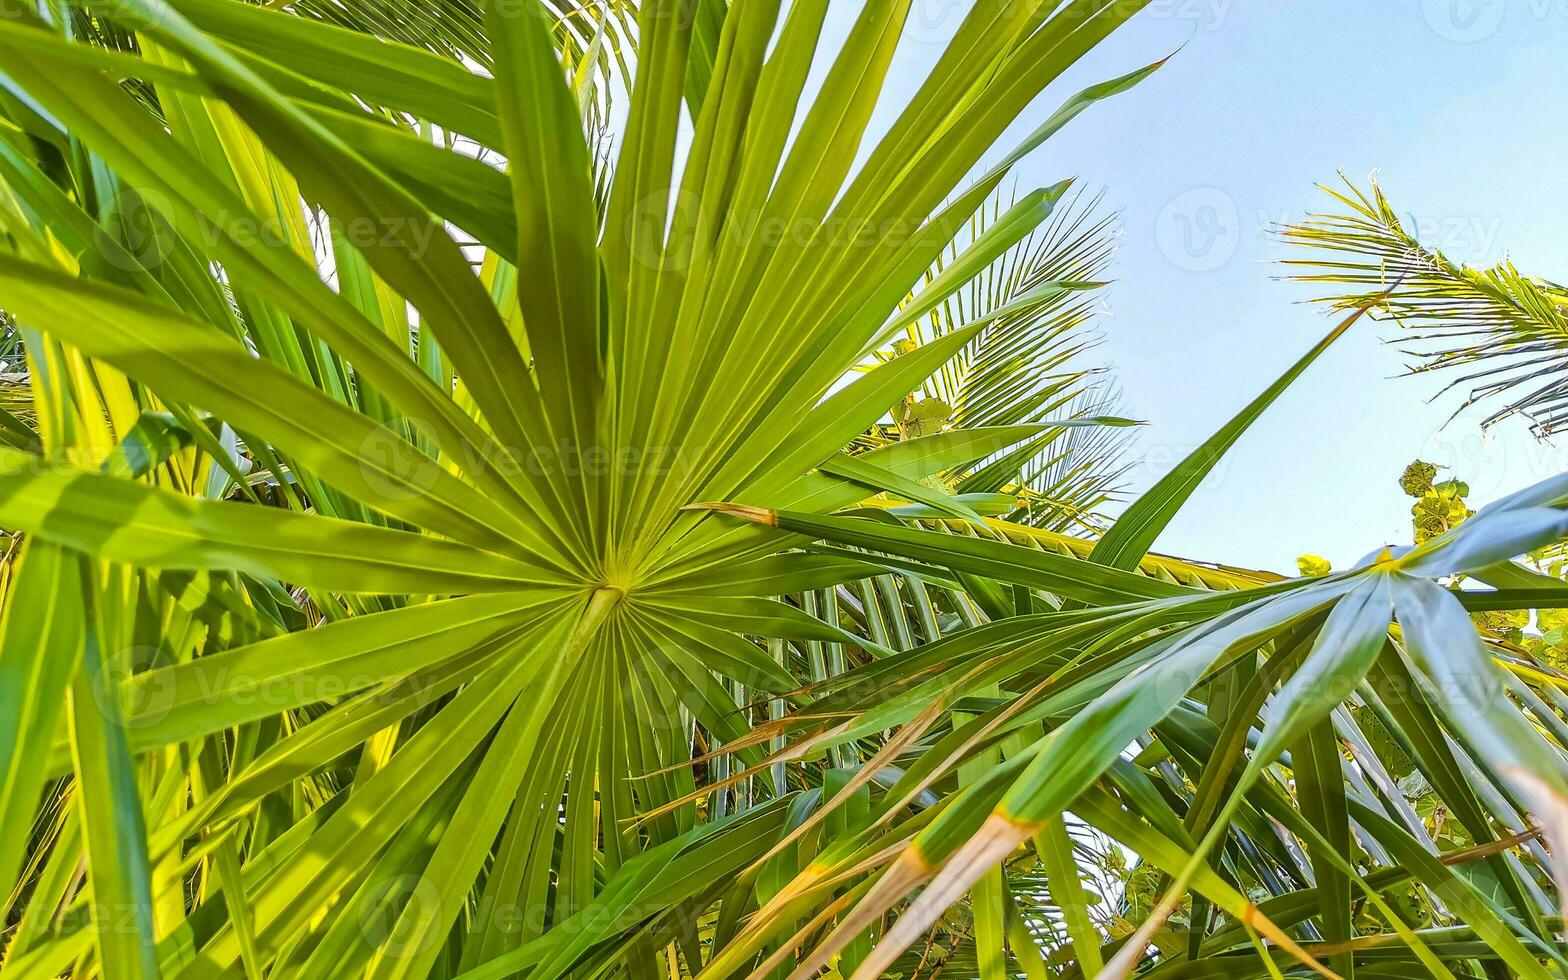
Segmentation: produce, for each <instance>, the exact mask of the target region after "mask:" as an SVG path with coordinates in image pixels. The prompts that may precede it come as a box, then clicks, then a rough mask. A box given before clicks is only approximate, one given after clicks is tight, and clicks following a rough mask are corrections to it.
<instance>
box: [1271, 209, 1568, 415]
mask: <svg viewBox="0 0 1568 980" xmlns="http://www.w3.org/2000/svg"><path fill="white" fill-rule="evenodd" d="M1347 188H1348V191H1347V193H1340V192H1339V191H1337V190H1333V189H1330V188H1324V189H1325V190H1326V191H1328V193H1329V194H1331V195H1332V196H1333V197H1334V199H1335V200H1336V201H1337V202H1339V203H1340V204H1342V205H1343V206H1344V210H1343V211H1336V212H1331V213H1324V214H1312V215H1310V216H1309V217H1308V219H1307V220H1306V221H1303V222H1301V223H1299V224H1295V225H1290V226H1288V227H1286V228H1284V229H1282V231H1281V234H1282V236H1283V238H1284V239H1285V241H1287V242H1290V243H1292V244H1295V245H1303V246H1307V247H1310V248H1314V249H1319V250H1322V251H1323V252H1326V253H1329V254H1326V255H1314V256H1313V257H1311V258H1305V259H1291V260H1287V261H1286V263H1285V264H1286V265H1289V266H1292V267H1294V268H1297V269H1302V270H1307V271H1303V272H1300V273H1297V274H1295V275H1293V276H1292V278H1294V279H1295V280H1297V281H1299V282H1311V283H1327V284H1333V285H1336V286H1348V287H1350V289H1349V290H1348V291H1346V292H1343V293H1336V294H1334V295H1330V296H1326V297H1323V298H1322V300H1321V301H1322V302H1326V303H1329V304H1331V305H1332V306H1334V307H1335V308H1336V309H1351V308H1354V307H1356V306H1359V305H1360V304H1362V303H1363V302H1365V301H1366V299H1367V298H1368V297H1369V296H1371V295H1373V294H1376V293H1380V292H1382V291H1384V290H1387V289H1389V288H1390V286H1392V287H1393V288H1392V291H1391V292H1389V294H1388V296H1387V298H1386V299H1384V300H1382V301H1381V302H1380V303H1379V305H1378V308H1377V310H1375V311H1374V315H1377V314H1382V315H1383V316H1385V317H1391V318H1392V319H1394V320H1396V321H1398V322H1399V324H1400V325H1401V326H1402V327H1404V328H1405V329H1406V331H1407V335H1406V337H1405V338H1404V339H1405V340H1406V341H1408V343H1409V347H1408V348H1407V352H1408V353H1409V354H1410V355H1411V356H1413V357H1414V358H1415V359H1416V361H1415V363H1414V364H1412V365H1411V371H1412V372H1414V373H1420V372H1425V371H1433V370H1438V369H1453V370H1457V371H1461V372H1462V373H1461V374H1460V375H1459V376H1458V377H1455V378H1453V379H1452V380H1451V381H1450V382H1449V384H1448V385H1447V386H1446V387H1445V388H1444V389H1443V390H1444V392H1447V391H1450V390H1454V389H1458V390H1460V391H1463V392H1464V393H1465V400H1464V402H1463V404H1462V405H1461V406H1460V409H1461V410H1462V409H1463V408H1464V407H1467V406H1469V405H1471V404H1474V403H1476V402H1479V401H1483V400H1498V399H1500V400H1505V404H1503V406H1502V407H1501V408H1498V409H1497V410H1496V411H1494V412H1493V413H1492V414H1491V415H1490V416H1488V417H1487V419H1486V420H1485V423H1484V424H1486V425H1491V424H1493V423H1496V422H1498V421H1500V420H1502V419H1504V418H1507V417H1509V416H1512V415H1525V416H1527V417H1528V418H1529V419H1530V420H1531V422H1532V428H1533V431H1534V432H1535V433H1536V434H1537V435H1542V436H1545V435H1550V434H1551V433H1553V432H1557V431H1559V430H1561V429H1562V428H1564V426H1565V425H1568V290H1565V289H1564V288H1563V287H1561V286H1559V285H1557V284H1555V283H1552V282H1549V281H1547V280H1544V279H1537V278H1532V277H1530V276H1526V275H1522V274H1521V273H1520V272H1519V270H1518V269H1516V268H1515V267H1514V265H1513V263H1512V262H1509V261H1503V262H1501V263H1499V264H1497V265H1496V266H1494V267H1492V268H1490V269H1477V268H1472V267H1470V266H1468V265H1465V264H1463V263H1456V262H1454V261H1453V260H1451V259H1449V258H1448V257H1447V256H1445V255H1444V254H1443V253H1442V252H1441V251H1439V250H1437V249H1435V248H1430V247H1428V246H1426V245H1423V244H1422V243H1421V241H1420V240H1419V239H1418V238H1417V237H1416V235H1415V234H1414V233H1413V232H1412V231H1411V230H1410V229H1409V228H1408V227H1407V225H1406V224H1405V223H1404V222H1402V221H1401V220H1400V219H1399V217H1398V215H1397V214H1396V213H1395V212H1394V209H1393V207H1391V206H1390V204H1389V202H1388V199H1387V198H1386V197H1385V196H1384V194H1383V191H1382V189H1381V188H1380V187H1378V185H1377V184H1376V182H1373V183H1372V184H1371V188H1370V193H1363V192H1362V191H1361V190H1359V189H1358V188H1356V187H1355V186H1354V185H1353V184H1350V183H1349V182H1348V181H1347Z"/></svg>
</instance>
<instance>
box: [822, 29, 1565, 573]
mask: <svg viewBox="0 0 1568 980" xmlns="http://www.w3.org/2000/svg"><path fill="white" fill-rule="evenodd" d="M970 4H971V0H915V2H914V12H913V13H912V15H911V22H910V28H909V31H908V34H907V36H906V39H905V44H904V46H903V48H902V49H901V50H900V52H899V55H898V57H897V59H896V61H895V64H894V73H893V77H892V78H891V79H890V82H889V90H888V93H887V98H886V100H885V102H886V104H885V105H884V106H883V107H882V111H881V112H880V114H879V119H880V125H881V126H884V127H885V126H886V125H888V124H890V123H891V121H892V119H893V117H894V115H895V114H896V111H897V109H898V108H899V107H900V105H901V102H902V100H904V99H907V98H908V97H909V95H911V94H912V93H913V92H914V90H915V88H916V87H917V86H918V84H919V82H920V80H921V78H922V77H923V76H924V73H925V71H926V70H927V68H928V67H929V66H930V64H931V63H932V62H933V61H934V60H935V59H936V57H937V56H938V55H939V54H940V52H941V46H942V44H943V43H944V42H945V39H946V38H947V37H948V36H950V35H951V33H952V31H953V30H954V29H955V28H956V26H957V24H958V21H959V19H960V18H961V17H962V16H963V14H964V12H965V11H966V10H967V9H968V8H969V6H970ZM858 9H859V4H858V3H855V2H852V0H846V2H839V3H837V5H836V8H835V13H834V18H833V21H834V28H835V34H834V40H835V41H836V40H837V39H838V38H839V37H841V36H842V34H843V33H844V32H845V31H847V29H848V25H849V23H850V22H851V20H852V18H853V16H854V14H855V12H856V11H857V10H858ZM834 46H836V45H834ZM1177 48H1181V51H1180V53H1179V54H1177V56H1176V57H1175V58H1174V59H1172V61H1171V62H1170V63H1169V64H1168V65H1167V66H1166V67H1165V68H1164V69H1162V70H1161V71H1160V72H1158V73H1156V74H1155V75H1154V76H1153V77H1152V78H1150V79H1149V80H1147V81H1146V82H1144V83H1143V84H1142V85H1141V86H1139V87H1138V88H1136V89H1134V90H1133V91H1131V92H1129V93H1126V94H1124V95H1120V96H1117V97H1116V98H1115V99H1114V100H1112V101H1109V102H1106V103H1102V104H1101V105H1099V106H1097V107H1095V108H1093V109H1091V110H1090V111H1089V112H1088V113H1086V114H1085V115H1083V116H1081V117H1080V118H1079V119H1078V120H1077V121H1076V122H1074V123H1073V124H1072V126H1070V127H1069V128H1068V130H1066V131H1065V132H1064V133H1062V134H1060V135H1059V136H1058V137H1056V138H1055V139H1054V140H1053V141H1051V142H1050V143H1048V144H1047V145H1046V146H1045V147H1043V148H1042V149H1041V150H1039V151H1037V152H1036V153H1035V154H1034V155H1033V156H1031V157H1030V158H1028V159H1027V160H1026V161H1025V162H1024V163H1023V164H1021V165H1020V167H1019V168H1018V170H1017V171H1016V173H1017V175H1018V177H1019V181H1020V187H1021V188H1025V189H1026V188H1028V187H1032V186H1043V185H1047V184H1051V183H1054V182H1055V181H1057V180H1060V179H1061V178H1063V177H1066V176H1077V177H1078V178H1079V180H1080V182H1081V184H1082V185H1083V186H1086V187H1088V188H1091V189H1094V190H1101V189H1103V191H1104V194H1105V206H1106V207H1108V208H1111V209H1114V210H1116V211H1118V212H1119V213H1120V215H1121V222H1122V226H1123V237H1122V241H1121V249H1120V252H1119V254H1118V258H1117V261H1116V264H1115V266H1114V268H1113V276H1114V278H1115V279H1116V285H1115V286H1114V287H1112V288H1111V290H1110V291H1109V292H1108V293H1107V300H1106V303H1107V312H1106V316H1105V317H1104V318H1102V320H1101V322H1100V328H1101V329H1102V331H1103V332H1104V334H1105V337H1106V341H1105V344H1104V346H1103V347H1102V348H1101V349H1100V351H1099V356H1100V357H1101V358H1102V359H1103V360H1104V361H1106V362H1107V363H1109V364H1110V365H1111V366H1112V367H1113V368H1114V370H1115V374H1116V377H1117V378H1118V379H1119V381H1120V383H1121V387H1122V388H1123V389H1124V390H1125V393H1126V405H1125V414H1128V415H1131V416H1134V417H1137V418H1141V419H1146V420H1148V423H1149V424H1148V425H1147V426H1146V427H1145V428H1143V429H1142V430H1140V431H1139V433H1138V438H1137V441H1136V443H1135V446H1134V461H1135V463H1136V466H1135V468H1134V470H1133V472H1132V474H1131V477H1130V479H1131V483H1132V486H1133V488H1134V490H1141V489H1143V488H1145V487H1147V486H1149V485H1150V484H1151V483H1152V482H1153V481H1154V480H1156V479H1158V478H1159V476H1160V475H1162V473H1163V472H1164V470H1165V469H1166V468H1168V467H1169V466H1170V465H1171V463H1172V462H1174V461H1175V460H1177V459H1179V458H1180V457H1181V456H1182V455H1184V454H1185V453H1186V452H1188V451H1190V450H1191V449H1192V448H1193V447H1194V446H1196V445H1197V444H1199V443H1200V442H1202V441H1203V439H1205V438H1206V437H1207V436H1208V435H1209V434H1211V433H1212V432H1213V431H1214V430H1215V429H1216V428H1218V427H1219V426H1220V425H1221V424H1223V423H1224V422H1225V421H1226V420H1227V419H1229V418H1230V417H1231V416H1232V415H1234V414H1235V413H1236V412H1237V411H1238V410H1239V409H1240V408H1241V407H1242V406H1244V405H1245V404H1246V403H1247V402H1248V401H1249V400H1250V399H1251V398H1253V397H1254V396H1255V395H1256V394H1257V393H1258V392H1259V391H1261V390H1262V389H1263V388H1264V387H1266V386H1267V385H1268V384H1269V383H1270V382H1272V381H1273V379H1274V378H1276V377H1277V376H1278V375H1279V374H1280V373H1281V372H1282V371H1283V370H1285V369H1286V368H1287V367H1288V366H1289V365H1290V364H1291V363H1292V362H1293V361H1294V360H1295V359H1296V358H1297V357H1299V356H1300V354H1301V353H1302V352H1304V351H1305V350H1307V349H1308V348H1309V347H1311V346H1312V344H1314V343H1315V342H1316V341H1317V339H1319V338H1320V337H1321V336H1322V335H1323V334H1324V333H1326V332H1327V331H1328V329H1329V328H1330V327H1331V326H1332V322H1331V320H1330V319H1329V318H1328V317H1327V314H1326V313H1325V312H1324V311H1323V310H1321V309H1319V308H1316V307H1312V306H1308V305H1305V304H1304V302H1303V301H1304V300H1305V299H1306V298H1308V297H1309V296H1311V295H1313V293H1312V291H1311V290H1310V289H1309V288H1308V287H1304V286H1301V285H1298V284H1293V283H1287V282H1281V281H1278V280H1277V278H1276V277H1277V276H1278V275H1279V274H1280V270H1279V269H1278V267H1277V266H1274V265H1273V264H1272V263H1274V262H1275V261H1276V260H1277V259H1279V258H1281V257H1283V256H1284V255H1286V254H1289V253H1288V250H1287V249H1286V248H1285V247H1284V246H1282V245H1280V244H1279V243H1278V242H1277V241H1275V240H1274V239H1273V238H1272V237H1271V236H1270V235H1269V234H1268V233H1267V231H1266V228H1267V227H1268V226H1270V225H1272V224H1273V223H1275V222H1279V221H1281V220H1294V219H1296V218H1299V217H1301V216H1303V215H1304V214H1305V212H1307V211H1308V210H1312V209H1319V208H1323V207H1325V206H1326V205H1328V204H1329V203H1330V202H1329V199H1328V198H1327V196H1326V195H1325V194H1323V193H1322V192H1321V191H1319V190H1317V189H1316V187H1315V186H1314V185H1315V184H1317V183H1320V182H1321V183H1334V182H1336V181H1337V180H1338V177H1337V173H1338V172H1339V171H1341V170H1342V171H1344V173H1345V174H1346V175H1347V176H1348V177H1351V178H1352V179H1354V180H1356V181H1357V182H1359V183H1362V184H1364V183H1365V179H1366V177H1367V176H1368V174H1369V173H1371V172H1373V171H1374V170H1375V171H1377V172H1378V174H1379V179H1380V181H1381V183H1382V185H1383V187H1384V189H1385V190H1386V191H1387V193H1388V194H1389V196H1390V198H1391V200H1392V202H1393V204H1394V206H1395V207H1396V208H1397V209H1398V210H1399V212H1400V214H1401V215H1402V216H1405V217H1406V218H1407V225H1408V224H1409V223H1410V222H1415V223H1416V227H1419V228H1421V229H1422V230H1423V232H1424V233H1425V234H1426V236H1427V237H1428V238H1429V239H1430V240H1431V244H1435V245H1437V246H1438V247H1440V248H1442V249H1443V251H1444V252H1445V253H1446V254H1448V255H1449V256H1450V257H1451V258H1455V259H1460V260H1464V261H1469V262H1472V263H1490V262H1494V261H1496V260H1497V259H1499V258H1502V257H1504V256H1507V257H1510V258H1512V259H1513V260H1514V261H1515V262H1516V263H1517V264H1518V265H1519V267H1520V268H1521V269H1522V270H1524V271H1526V272H1530V273H1533V274H1536V275H1540V276H1544V277H1546V278H1552V279H1564V278H1568V227H1565V226H1568V221H1565V219H1568V180H1565V179H1564V173H1565V161H1568V127H1565V126H1564V125H1563V114H1562V107H1563V104H1564V102H1563V99H1564V93H1565V92H1568V0H1153V3H1151V5H1150V7H1149V8H1148V9H1147V10H1145V11H1144V12H1142V13H1140V14H1139V15H1138V16H1137V17H1136V18H1135V19H1134V20H1133V21H1132V22H1130V23H1129V24H1128V25H1127V26H1125V27H1124V28H1122V30H1121V31H1120V32H1118V33H1117V34H1116V35H1114V36H1113V37H1112V38H1111V39H1110V40H1109V41H1107V42H1106V43H1105V44H1103V45H1101V46H1100V48H1098V49H1097V50H1096V51H1094V52H1093V53H1092V54H1091V55H1090V56H1089V57H1087V58H1086V59H1085V60H1084V61H1083V62H1081V63H1080V64H1079V65H1077V66H1076V67H1075V68H1074V69H1073V70H1072V71H1071V72H1070V73H1069V74H1068V75H1067V76H1065V77H1064V78H1062V79H1061V80H1059V81H1058V82H1057V83H1056V85H1055V86H1053V87H1052V88H1051V89H1050V90H1048V91H1047V92H1046V94H1045V95H1044V96H1043V97H1042V98H1041V99H1040V100H1039V101H1038V102H1037V103H1036V105H1035V106H1034V107H1033V108H1032V109H1031V111H1030V112H1029V113H1028V114H1027V115H1026V117H1025V118H1024V119H1023V120H1021V121H1020V123H1019V125H1018V126H1017V127H1016V128H1015V131H1014V133H1012V134H1010V136H1009V137H1008V139H1005V140H1004V141H1003V142H1002V144H1000V146H999V149H998V151H997V153H996V154H993V156H996V155H1000V153H1001V152H1005V150H1006V149H1007V148H1010V146H1011V141H1012V140H1014V139H1016V138H1018V137H1021V136H1022V135H1023V134H1025V133H1027V132H1028V130H1030V129H1032V128H1033V127H1034V126H1035V125H1036V124H1038V122H1039V121H1040V120H1041V119H1042V118H1044V116H1045V115H1047V114H1048V113H1049V112H1050V111H1051V110H1052V109H1054V108H1055V107H1056V106H1057V105H1058V104H1059V103H1060V102H1061V101H1062V100H1063V99H1065V98H1066V97H1067V96H1068V95H1070V94H1072V93H1073V92H1076V91H1077V90H1078V89H1080V88H1082V87H1084V86H1085V85H1088V84H1091V83H1093V82H1097V81H1101V80H1104V79H1106V78H1109V77H1112V76H1115V75H1119V74H1122V73H1124V72H1126V71H1128V70H1130V69H1132V68H1134V67H1137V66H1140V65H1143V64H1146V63H1149V62H1151V61H1154V60H1156V59H1158V58H1160V57H1162V56H1164V55H1166V54H1168V53H1170V52H1172V51H1174V50H1176V49H1177ZM1216 218H1217V220H1216ZM1189 232H1190V234H1188V233H1189ZM1394 333H1395V329H1394V328H1393V327H1392V326H1388V325H1382V324H1372V323H1365V322H1364V323H1362V324H1359V325H1358V326H1357V328H1356V331H1355V332H1354V333H1352V334H1351V335H1349V336H1347V337H1345V338H1344V339H1342V340H1341V341H1340V342H1339V344H1338V345H1337V346H1336V347H1335V348H1334V349H1332V350H1330V352H1329V353H1327V354H1326V355H1324V356H1323V357H1322V358H1321V359H1319V361H1318V362H1317V363H1316V364H1315V365H1314V366H1313V367H1312V369H1311V370H1310V372H1309V373H1308V374H1307V375H1306V376H1304V377H1303V378H1302V379H1301V380H1300V381H1298V382H1297V384H1296V385H1295V387H1293V388H1292V389H1291V390H1290V391H1288V392H1287V393H1286V394H1285V395H1284V396H1283V397H1282V398H1281V399H1280V400H1279V401H1278V402H1277V403H1276V404H1275V405H1274V407H1273V408H1272V409H1271V410H1270V411H1269V413H1268V414H1267V415H1265V416H1264V418H1263V419H1262V420H1260V421H1259V422H1258V423H1257V424H1255V425H1254V426H1253V428H1252V429H1251V431H1249V432H1248V434H1247V435H1246V436H1245V437H1244V438H1243V441H1242V442H1241V443H1240V444H1239V445H1238V446H1237V447H1236V448H1235V449H1234V450H1232V452H1231V454H1230V455H1229V456H1228V458H1227V459H1226V461H1225V462H1224V463H1223V464H1222V468H1221V469H1220V470H1219V471H1217V472H1216V473H1215V474H1214V475H1212V476H1211V477H1210V478H1209V480H1208V481H1207V482H1205V483H1204V485H1203V486H1202V487H1201V488H1200V489H1199V491H1198V492H1197V494H1196V495H1195V496H1194V498H1193V499H1192V501H1191V502H1190V503H1189V504H1188V506H1187V508H1186V510H1185V511H1184V512H1183V513H1182V514H1181V515H1180V516H1179V517H1178V518H1177V520H1176V521H1175V523H1174V524H1172V526H1171V527H1170V528H1169V529H1168V530H1167V532H1166V533H1165V534H1164V535H1163V536H1162V537H1161V539H1160V540H1159V542H1158V545H1157V547H1158V549H1159V550H1161V551H1164V552H1167V553H1172V554H1178V555H1182V556H1186V557H1192V558H1201V559H1206V560H1215V561H1225V562H1229V563H1233V564H1239V565H1246V566H1251V567H1263V568H1271V569H1274V570H1277V571H1287V572H1294V570H1295V559H1296V556H1297V555H1299V554H1301V553H1303V552H1314V553H1317V554H1321V555H1323V556H1325V557H1327V558H1329V559H1330V560H1331V561H1333V562H1334V564H1335V565H1336V567H1343V566H1344V565H1346V564H1349V563H1351V562H1354V561H1355V560H1356V559H1358V558H1359V557H1361V556H1362V555H1363V554H1365V553H1366V552H1367V551H1369V550H1372V549H1374V548H1377V547H1380V546H1381V545H1383V544H1386V543H1398V542H1401V541H1408V539H1409V537H1410V532H1409V505H1410V501H1409V499H1408V498H1406V497H1404V496H1402V495H1401V493H1400V491H1399V488H1398V486H1397V482H1396V481H1397V479H1398V477H1399V474H1400V471H1401V470H1402V469H1403V467H1404V465H1405V464H1406V463H1408V462H1409V461H1410V460H1412V459H1414V458H1416V457H1417V456H1420V457H1423V458H1425V459H1428V460H1431V461H1433V462H1436V463H1439V464H1442V465H1445V466H1448V467H1450V468H1451V469H1450V471H1449V472H1450V474H1451V475H1454V476H1458V477H1460V478H1462V479H1465V480H1467V481H1468V482H1469V483H1470V485H1471V488H1472V498H1471V499H1472V502H1473V503H1481V502H1485V501H1486V500H1489V499H1493V498H1495V497H1497V496H1500V495H1502V494H1503V493H1506V492H1508V491H1510V490H1513V489H1516V488H1518V487H1521V486H1525V485H1528V484H1530V483H1533V482H1535V481H1536V480H1538V479H1541V478H1544V477H1545V476H1548V475H1551V474H1553V473H1556V472H1560V471H1561V470H1563V469H1565V468H1568V440H1560V442H1561V444H1560V445H1555V446H1553V445H1543V444H1541V443H1539V442H1537V441H1536V440H1534V439H1533V438H1532V437H1531V436H1530V435H1529V434H1528V432H1527V431H1526V426H1525V424H1524V423H1523V422H1522V421H1521V420H1512V421H1510V422H1506V423H1504V424H1502V425H1500V426H1498V427H1496V428H1494V429H1493V430H1492V431H1491V432H1490V433H1489V434H1488V435H1487V436H1486V437H1485V438H1484V439H1483V438H1482V437H1481V435H1480V432H1479V429H1478V426H1477V423H1478V420H1479V419H1480V418H1481V417H1484V416H1485V415H1486V414H1488V413H1487V412H1486V411H1484V410H1470V411H1467V412H1466V413H1465V414H1463V415H1461V416H1460V417H1459V418H1457V419H1455V420H1454V421H1452V422H1447V420H1448V418H1449V416H1450V415H1451V414H1452V413H1453V411H1454V409H1455V408H1456V407H1458V401H1457V399H1456V397H1455V396H1450V397H1448V398H1446V399H1441V400H1438V401H1436V402H1432V401H1430V400H1429V399H1430V398H1431V396H1432V395H1434V394H1435V393H1436V392H1437V390H1438V389H1439V388H1440V387H1441V383H1442V382H1441V380H1440V379H1439V377H1438V376H1434V375H1426V376H1422V377H1419V378H1401V377H1399V375H1400V373H1401V371H1402V368H1403V363H1404V362H1403V359H1402V358H1401V356H1400V354H1399V352H1398V350H1397V349H1395V348H1393V347H1391V346H1389V345H1387V344H1385V343H1383V341H1385V340H1387V339H1388V338H1389V337H1391V336H1393V335H1394ZM1445 422H1446V423H1447V424H1446V425H1445Z"/></svg>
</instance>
